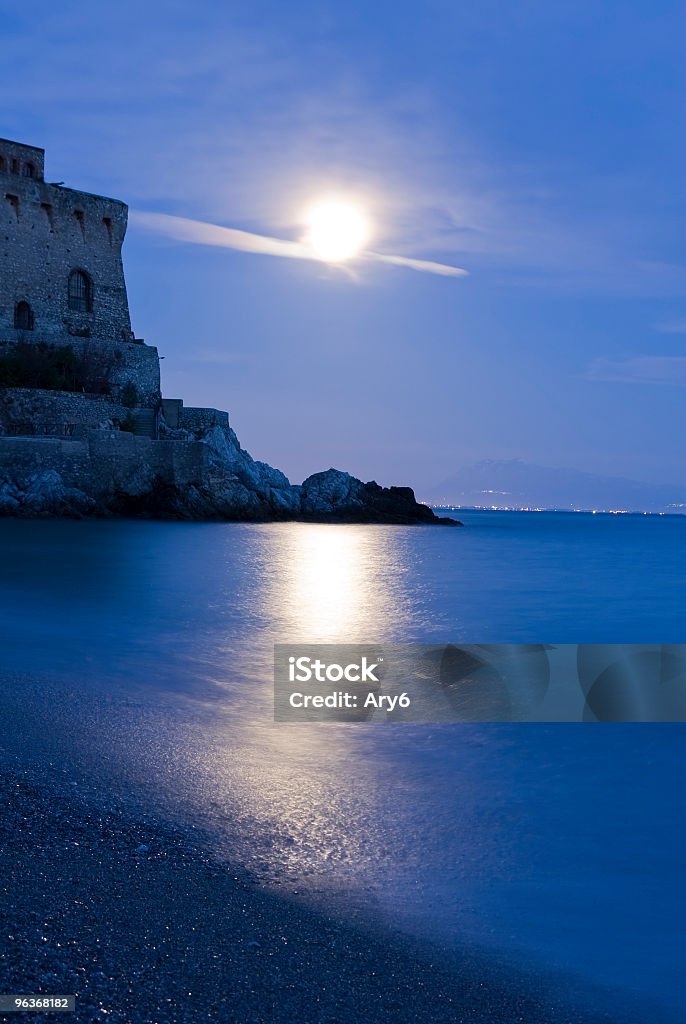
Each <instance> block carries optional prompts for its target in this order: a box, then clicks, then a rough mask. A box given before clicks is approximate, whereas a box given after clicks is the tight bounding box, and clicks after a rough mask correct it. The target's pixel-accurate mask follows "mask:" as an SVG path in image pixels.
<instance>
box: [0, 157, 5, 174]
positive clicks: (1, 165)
mask: <svg viewBox="0 0 686 1024" xmlns="http://www.w3.org/2000/svg"><path fill="white" fill-rule="evenodd" d="M6 166H7V161H6V160H5V158H4V156H0V171H4V170H5V168H6Z"/></svg>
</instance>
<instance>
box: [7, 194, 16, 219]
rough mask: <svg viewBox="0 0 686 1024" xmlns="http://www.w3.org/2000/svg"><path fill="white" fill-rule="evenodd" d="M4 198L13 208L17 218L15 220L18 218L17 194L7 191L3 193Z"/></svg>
mask: <svg viewBox="0 0 686 1024" xmlns="http://www.w3.org/2000/svg"><path fill="white" fill-rule="evenodd" d="M5 199H6V200H7V202H8V203H9V204H10V206H11V207H12V209H13V210H14V216H15V217H16V218H17V220H19V196H13V195H10V193H9V192H7V193H6V195H5Z"/></svg>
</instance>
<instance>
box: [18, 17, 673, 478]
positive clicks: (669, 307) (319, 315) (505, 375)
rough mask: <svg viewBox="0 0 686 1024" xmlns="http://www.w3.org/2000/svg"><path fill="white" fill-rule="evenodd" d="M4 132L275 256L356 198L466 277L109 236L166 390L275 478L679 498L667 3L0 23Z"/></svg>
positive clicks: (82, 181) (153, 206)
mask: <svg viewBox="0 0 686 1024" xmlns="http://www.w3.org/2000/svg"><path fill="white" fill-rule="evenodd" d="M0 14H2V25H3V30H2V37H1V41H0V46H1V51H2V66H3V82H4V84H3V89H2V92H1V93H0V135H3V136H6V137H9V138H16V139H20V140H23V141H26V142H29V143H32V144H35V145H41V146H44V147H45V148H46V150H47V154H46V176H47V178H48V180H51V181H65V182H66V183H67V184H69V185H72V186H73V187H77V188H83V189H85V190H87V191H94V192H101V193H105V194H108V195H113V196H115V197H117V198H121V199H124V200H125V201H127V202H128V203H129V205H130V207H131V210H132V211H134V212H135V211H140V212H157V213H165V214H171V215H174V216H180V217H187V218H192V219H198V220H202V221H206V222H210V223H213V224H219V225H225V226H228V227H234V228H240V229H243V230H246V231H251V232H256V233H258V234H264V235H270V236H275V237H278V238H283V239H293V240H297V239H298V238H299V233H301V232H302V226H301V223H300V216H301V211H302V209H303V206H304V204H306V203H308V202H310V201H312V200H315V199H317V198H318V197H319V196H320V195H323V194H328V193H331V192H342V193H344V194H345V195H347V196H351V197H354V198H355V199H356V201H358V202H360V203H361V204H362V205H363V206H364V207H365V208H366V209H367V211H368V213H369V215H370V216H371V218H372V219H373V221H374V224H375V231H376V237H375V238H374V247H375V248H377V249H378V250H379V251H381V252H387V253H393V254H397V255H404V256H411V257H416V258H422V259H428V260H435V261H439V262H443V263H449V264H454V265H456V266H459V267H463V268H465V269H466V270H468V271H469V276H468V277H465V278H444V277H438V276H434V275H432V274H426V273H417V272H416V271H413V270H410V269H407V268H404V267H390V266H383V265H378V264H375V263H367V262H364V263H362V264H360V265H359V266H356V265H352V267H351V268H350V271H349V272H348V271H342V270H340V269H339V268H334V267H330V266H327V265H325V264H319V263H314V262H311V261H302V260H291V259H280V258H275V257H273V256H265V255H248V254H245V253H240V252H235V251H232V250H230V249H222V248H214V247H205V246H201V245H192V244H187V243H182V242H179V241H175V240H173V239H171V238H169V237H167V236H165V235H164V234H162V233H155V232H153V231H150V230H145V229H143V227H142V226H141V225H140V224H137V223H136V221H135V220H134V219H133V218H132V223H131V227H130V229H129V235H128V238H127V241H126V246H125V265H126V270H127V281H128V287H129V298H130V303H131V310H132V318H133V323H134V327H135V330H136V333H137V334H138V335H139V336H142V337H144V338H145V339H146V340H147V341H148V342H149V343H151V344H155V345H157V346H158V347H159V350H160V354H161V355H163V356H164V357H165V359H164V362H163V363H162V367H163V384H164V391H165V393H166V394H167V395H168V396H170V397H176V396H182V397H183V398H184V399H185V401H186V403H187V404H201V405H215V406H218V407H220V408H226V409H228V410H229V412H230V415H231V420H232V423H233V425H234V427H235V429H236V430H237V432H238V435H239V437H240V438H241V440H242V442H243V444H244V445H245V446H246V447H247V448H248V449H249V450H250V451H251V453H252V454H253V455H254V456H255V457H257V458H261V459H264V460H266V461H268V462H271V463H272V464H274V465H277V466H279V467H280V468H282V469H283V470H284V471H285V472H287V473H288V474H289V476H290V477H291V478H292V479H293V480H295V481H298V480H300V479H302V478H303V477H304V476H306V475H307V474H309V473H310V472H314V471H316V470H318V469H324V468H328V467H329V466H330V465H334V466H337V467H339V468H344V469H348V470H349V471H351V472H353V473H355V474H356V475H358V476H361V477H363V478H364V479H370V478H376V479H378V480H380V481H381V482H384V483H409V484H412V485H414V486H415V487H416V488H417V490H418V491H419V492H420V493H421V491H422V488H423V487H429V486H430V485H431V484H433V483H435V482H438V481H440V480H442V479H444V478H446V477H448V476H450V475H451V474H452V473H453V472H454V471H455V469H456V468H458V467H459V466H460V465H462V464H464V463H468V462H471V461H474V460H478V459H482V458H494V459H503V458H505V459H507V458H521V459H524V460H526V461H530V462H536V463H540V464H542V465H548V466H566V467H576V468H579V469H588V470H591V471H594V472H602V473H614V474H617V475H623V476H630V477H635V478H637V479H641V480H645V481H647V482H660V481H666V482H672V481H674V482H678V481H681V480H682V479H683V469H684V458H683V454H682V452H683V439H682V434H683V427H684V422H683V413H682V409H683V403H684V397H685V391H684V388H685V387H686V261H685V259H684V241H683V239H684V228H685V223H684V222H685V220H686V217H685V213H686V210H685V207H686V190H685V189H684V187H683V178H684V166H685V164H686V130H685V129H686V124H685V121H686V103H685V102H684V100H685V98H686V88H685V85H686V82H685V78H686V62H684V60H683V39H684V37H685V35H684V34H685V30H686V24H685V22H686V13H685V9H684V6H683V4H676V3H669V2H665V3H661V4H659V5H653V4H650V3H648V2H642V3H637V2H632V0H622V2H613V0H609V2H600V3H599V2H586V0H575V2H574V3H572V2H568V3H556V4H550V3H548V2H542V0H541V2H538V0H530V2H527V0H522V2H520V3H517V4H509V5H508V4H504V3H492V2H488V0H486V2H481V3H479V4H474V3H463V2H460V0H445V2H433V0H428V2H424V3H422V4H416V3H412V4H410V3H404V2H402V0H395V2H393V3H390V2H385V0H377V2H376V3H374V4H371V5H370V4H367V3H365V4H363V3H359V2H357V0H352V2H348V3H347V4H345V5H343V4H340V3H319V4H315V3H298V2H292V3H288V4H283V3H280V2H276V0H271V2H266V0H257V2H253V3H251V4H250V5H248V4H234V3H230V2H229V3H221V4H219V3H210V2H208V0H196V2H194V3H192V4H191V3H188V2H173V0H172V2H165V3H164V4H162V3H157V2H148V3H146V4H140V3H139V4H133V3H131V2H129V0H122V2H120V3H119V4H118V5H117V6H116V9H115V7H114V5H97V4H96V5H86V4H83V3H78V4H75V3H69V2H66V3H62V4H60V5H59V7H56V6H54V5H53V4H47V3H44V2H42V0H37V2H35V3H33V4H32V5H30V6H27V5H25V4H21V5H20V4H18V3H0Z"/></svg>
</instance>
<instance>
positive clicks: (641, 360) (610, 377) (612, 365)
mask: <svg viewBox="0 0 686 1024" xmlns="http://www.w3.org/2000/svg"><path fill="white" fill-rule="evenodd" d="M585 376H586V378H587V379H588V380H597V381H610V382H613V383H614V382H616V383H621V384H676V385H678V386H680V387H683V386H684V385H686V356H633V357H630V358H628V359H605V358H600V359H594V360H593V361H592V362H591V363H590V365H589V367H588V369H587V371H586V375H585Z"/></svg>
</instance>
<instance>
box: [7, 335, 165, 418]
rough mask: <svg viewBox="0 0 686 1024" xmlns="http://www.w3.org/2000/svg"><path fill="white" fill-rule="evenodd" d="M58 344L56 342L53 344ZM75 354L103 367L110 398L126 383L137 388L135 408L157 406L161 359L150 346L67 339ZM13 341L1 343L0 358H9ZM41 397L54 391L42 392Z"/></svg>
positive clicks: (118, 393) (115, 396)
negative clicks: (109, 388)
mask: <svg viewBox="0 0 686 1024" xmlns="http://www.w3.org/2000/svg"><path fill="white" fill-rule="evenodd" d="M56 344H57V343H56ZM64 344H66V345H68V346H69V347H70V348H72V349H73V350H74V351H75V352H77V353H78V354H80V355H85V356H86V357H88V356H89V355H90V356H92V357H93V358H94V359H97V360H98V363H99V365H102V366H103V368H104V371H105V372H106V373H107V375H108V376H109V378H110V380H111V382H112V397H113V398H114V399H118V398H119V395H120V393H121V390H122V388H123V387H124V386H125V385H126V384H133V385H134V386H135V388H136V394H137V402H136V404H137V405H141V406H145V407H147V408H151V409H154V408H156V407H157V406H158V405H159V403H160V359H159V355H158V353H157V349H156V348H155V347H154V346H153V345H143V344H138V343H133V342H128V343H124V342H105V341H101V342H93V341H91V340H90V339H84V338H70V339H69V341H67V342H64ZM15 345H16V342H13V341H12V342H8V341H4V342H3V341H0V355H9V354H11V352H12V349H13V347H14V346H15ZM40 393H41V394H51V393H53V392H45V391H41V392H40Z"/></svg>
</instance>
